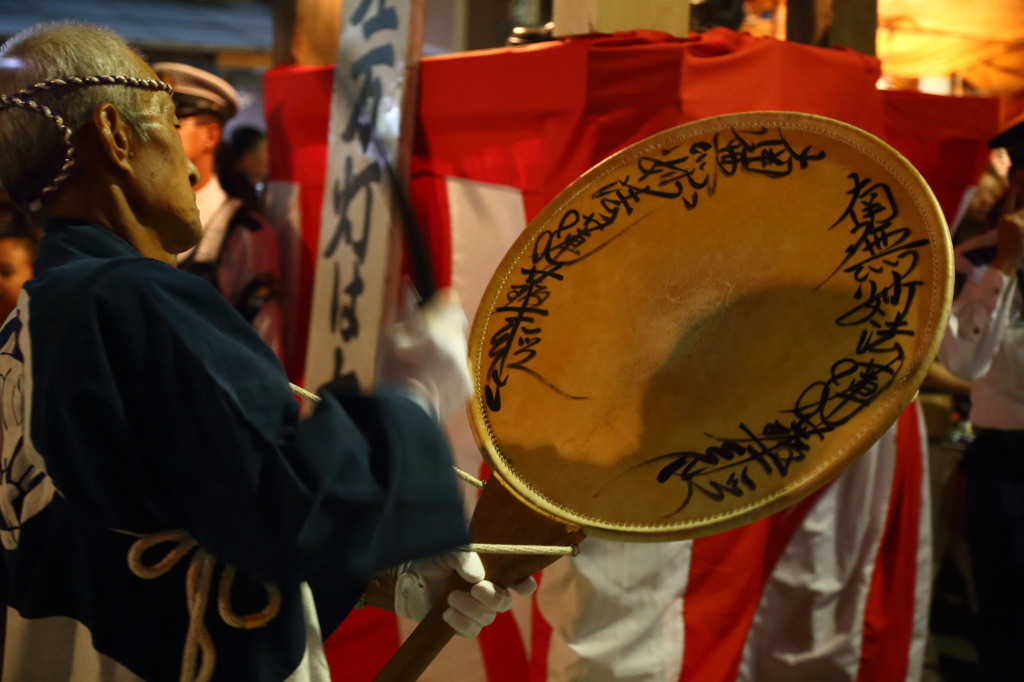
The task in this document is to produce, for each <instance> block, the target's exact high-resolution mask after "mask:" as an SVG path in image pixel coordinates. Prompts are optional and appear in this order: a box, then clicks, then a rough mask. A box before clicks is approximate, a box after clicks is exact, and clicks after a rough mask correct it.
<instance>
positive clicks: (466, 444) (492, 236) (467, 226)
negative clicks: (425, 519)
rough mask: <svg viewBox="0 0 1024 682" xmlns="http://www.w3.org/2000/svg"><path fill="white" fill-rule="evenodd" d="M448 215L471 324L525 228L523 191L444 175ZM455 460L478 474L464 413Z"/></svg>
mask: <svg viewBox="0 0 1024 682" xmlns="http://www.w3.org/2000/svg"><path fill="white" fill-rule="evenodd" d="M446 186H447V187H446V189H447V194H448V216H449V223H450V225H451V238H452V288H453V289H455V291H456V293H458V295H459V298H460V299H461V300H462V306H463V308H464V309H465V311H466V317H467V318H468V319H469V320H470V322H472V320H473V317H474V316H475V315H476V309H477V306H479V305H480V299H481V298H483V295H484V290H485V289H486V288H487V284H488V282H490V281H491V275H492V274H494V271H495V270H497V269H498V265H499V264H500V263H501V259H502V258H504V257H505V252H506V251H508V248H509V247H510V246H512V243H513V242H514V241H515V240H516V238H517V237H518V236H519V234H520V233H521V232H522V231H523V229H524V228H525V227H526V209H525V208H524V207H523V195H522V192H520V191H519V190H518V189H516V188H515V187H506V186H504V185H492V184H488V183H485V182H476V181H473V180H463V179H462V178H446ZM446 426H447V431H448V439H449V442H450V443H451V444H452V449H453V450H454V452H455V463H456V466H458V467H459V468H461V469H464V470H466V471H468V472H470V473H472V474H475V473H476V472H477V471H478V470H479V469H480V461H481V460H480V452H479V450H477V446H476V441H475V440H474V439H473V433H472V431H470V428H469V419H468V418H467V416H466V414H465V413H461V412H460V413H458V414H456V415H454V416H453V417H452V418H451V419H449V420H448V423H447V424H446ZM464 491H465V493H466V503H467V509H468V510H471V509H472V508H473V506H474V505H475V504H476V490H475V489H474V488H471V487H470V486H464Z"/></svg>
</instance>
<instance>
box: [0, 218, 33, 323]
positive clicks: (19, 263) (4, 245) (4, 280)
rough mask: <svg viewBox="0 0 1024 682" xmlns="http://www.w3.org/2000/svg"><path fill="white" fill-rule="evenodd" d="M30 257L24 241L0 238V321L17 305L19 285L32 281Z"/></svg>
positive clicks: (15, 238) (30, 251) (29, 250)
mask: <svg viewBox="0 0 1024 682" xmlns="http://www.w3.org/2000/svg"><path fill="white" fill-rule="evenodd" d="M32 256H33V254H32V249H31V247H30V246H29V245H28V244H27V243H26V240H25V239H23V238H20V237H4V238H0V321H2V320H5V319H7V316H8V315H10V314H11V311H12V310H14V307H15V306H16V305H17V304H18V292H19V291H21V285H22V284H24V283H25V282H26V281H28V280H30V279H32Z"/></svg>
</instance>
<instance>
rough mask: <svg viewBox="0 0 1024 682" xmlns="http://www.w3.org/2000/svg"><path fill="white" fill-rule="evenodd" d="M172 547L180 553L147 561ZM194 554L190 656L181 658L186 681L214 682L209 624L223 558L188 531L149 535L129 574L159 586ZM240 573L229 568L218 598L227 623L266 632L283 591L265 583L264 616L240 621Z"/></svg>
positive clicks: (132, 556)
mask: <svg viewBox="0 0 1024 682" xmlns="http://www.w3.org/2000/svg"><path fill="white" fill-rule="evenodd" d="M166 543H174V547H172V548H171V549H170V551H168V552H167V554H165V555H164V556H163V558H162V559H160V560H159V561H157V562H156V563H154V564H148V565H147V564H146V563H145V562H144V561H143V560H142V555H143V553H144V552H145V551H146V550H148V549H150V548H151V547H155V546H156V545H162V544H166ZM192 550H195V554H194V555H193V556H192V560H191V561H190V562H189V565H188V573H187V574H186V577H185V603H186V605H187V606H188V614H189V618H188V633H187V634H186V635H185V651H184V653H183V654H182V658H181V676H180V680H181V682H209V680H210V679H211V678H212V677H213V672H214V670H215V669H216V666H217V651H216V648H215V647H214V644H213V637H212V636H211V635H210V631H209V630H208V629H207V627H206V623H205V622H204V620H203V618H204V616H205V614H206V605H207V603H208V601H209V597H210V586H211V584H212V582H213V571H214V568H215V567H216V565H217V558H216V557H215V556H213V555H212V554H210V553H209V552H207V551H206V550H205V549H203V548H202V547H201V546H200V545H199V543H198V542H197V541H196V539H195V538H193V537H192V535H191V534H190V533H189V532H188V531H187V530H165V531H160V532H157V533H150V534H149V535H144V536H142V537H140V538H139V539H138V540H136V541H135V542H134V543H133V544H132V546H131V549H129V550H128V568H129V569H130V570H131V572H132V573H134V574H135V575H137V576H138V577H140V578H143V579H145V580H154V579H156V578H160V577H162V576H164V575H166V574H167V572H168V571H170V570H171V569H172V568H174V567H175V566H176V565H177V564H178V562H179V561H181V560H182V558H184V557H185V556H186V555H187V554H189V553H190V552H192ZM236 573H237V569H236V568H235V566H234V565H232V564H225V565H224V570H223V571H222V572H221V576H220V585H219V588H218V592H217V611H218V613H219V614H220V617H221V620H223V621H224V622H225V623H227V624H228V625H230V626H231V627H233V628H239V629H242V630H253V629H255V628H261V627H264V626H265V625H267V623H269V622H270V621H272V620H273V619H274V618H275V617H276V616H277V614H278V613H279V612H280V610H281V590H280V589H279V588H278V587H277V585H275V584H274V583H272V582H268V581H262V582H263V587H264V589H265V590H266V591H267V605H266V606H265V607H264V608H263V610H262V611H259V612H257V613H251V614H247V615H242V616H240V615H238V614H237V613H235V611H234V610H233V609H232V608H231V587H232V585H233V584H234V580H235V574H236ZM200 653H201V654H202V657H201V659H200V664H199V669H198V670H196V661H197V658H199V655H200Z"/></svg>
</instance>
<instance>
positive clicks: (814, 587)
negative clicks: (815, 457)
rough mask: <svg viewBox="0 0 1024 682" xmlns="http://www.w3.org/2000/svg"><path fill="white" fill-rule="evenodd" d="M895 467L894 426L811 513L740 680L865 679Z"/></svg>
mask: <svg viewBox="0 0 1024 682" xmlns="http://www.w3.org/2000/svg"><path fill="white" fill-rule="evenodd" d="M895 465H896V426H895V425H894V426H893V427H892V428H890V429H889V431H887V432H886V433H885V435H884V436H882V439H881V440H880V441H879V442H878V443H877V444H875V445H874V446H873V447H872V448H871V449H870V450H868V452H867V454H865V455H864V456H863V457H862V458H860V459H859V460H858V461H857V462H856V463H854V464H853V466H851V467H850V468H849V469H847V470H846V472H844V473H843V474H842V475H841V476H840V477H839V478H837V479H836V481H835V482H834V483H833V484H832V485H831V486H830V487H829V489H828V490H826V491H825V493H823V494H822V496H821V497H820V498H819V499H818V501H817V502H816V503H815V505H814V506H813V507H812V508H811V510H810V511H809V512H808V514H807V516H806V517H805V518H804V520H803V522H802V523H801V525H800V526H799V528H797V530H796V532H795V533H794V534H793V538H792V540H791V541H790V543H789V545H788V546H787V547H786V550H785V551H784V552H783V554H782V557H781V558H780V559H779V562H778V564H777V565H776V567H775V569H774V570H773V571H772V574H771V577H770V578H769V579H768V582H767V583H766V585H765V589H764V592H763V593H762V595H761V601H760V603H759V604H758V608H757V612H756V613H755V615H754V621H753V624H752V625H751V628H750V632H749V633H748V635H747V641H746V644H745V645H744V650H743V659H742V662H741V664H740V672H739V675H738V677H737V679H738V680H740V681H742V682H804V681H806V682H821V680H828V681H829V682H846V681H855V680H856V679H857V670H858V665H859V658H860V650H861V639H862V631H863V621H864V609H865V605H866V603H867V598H868V592H869V590H870V587H871V578H872V575H873V573H874V567H875V558H876V557H877V555H878V549H879V545H880V543H881V539H882V534H883V531H884V528H885V520H886V515H887V513H888V509H889V496H890V492H891V488H892V476H893V471H894V469H895Z"/></svg>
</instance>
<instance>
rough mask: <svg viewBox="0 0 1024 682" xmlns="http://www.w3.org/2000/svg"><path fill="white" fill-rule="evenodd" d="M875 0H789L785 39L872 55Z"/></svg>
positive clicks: (876, 3) (876, 20)
mask: <svg viewBox="0 0 1024 682" xmlns="http://www.w3.org/2000/svg"><path fill="white" fill-rule="evenodd" d="M877 29H878V0H789V3H788V8H787V14H786V39H787V40H791V41H793V42H797V43H806V44H807V45H819V46H821V47H838V46H843V47H849V48H852V49H854V50H857V51H858V52H862V53H864V54H868V55H872V56H874V54H875V32H876V30H877Z"/></svg>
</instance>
